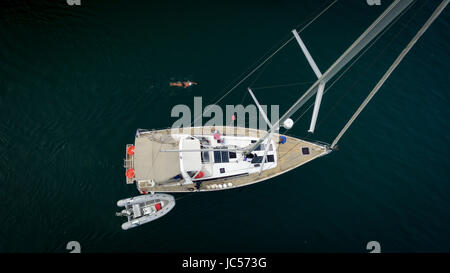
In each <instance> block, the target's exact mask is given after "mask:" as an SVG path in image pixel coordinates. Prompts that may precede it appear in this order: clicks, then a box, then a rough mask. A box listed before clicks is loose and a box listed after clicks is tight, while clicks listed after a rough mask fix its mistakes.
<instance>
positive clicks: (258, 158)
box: [252, 156, 263, 164]
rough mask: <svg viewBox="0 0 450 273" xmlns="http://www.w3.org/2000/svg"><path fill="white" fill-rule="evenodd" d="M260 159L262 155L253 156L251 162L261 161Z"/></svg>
mask: <svg viewBox="0 0 450 273" xmlns="http://www.w3.org/2000/svg"><path fill="white" fill-rule="evenodd" d="M262 159H263V157H262V156H255V157H254V158H253V159H252V164H255V163H261V162H262Z"/></svg>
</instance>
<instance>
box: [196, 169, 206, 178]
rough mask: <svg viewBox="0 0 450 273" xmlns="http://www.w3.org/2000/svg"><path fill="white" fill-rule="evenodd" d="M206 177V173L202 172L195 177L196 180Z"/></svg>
mask: <svg viewBox="0 0 450 273" xmlns="http://www.w3.org/2000/svg"><path fill="white" fill-rule="evenodd" d="M204 175H205V173H204V172H202V171H200V172H199V173H198V174H197V175H196V176H195V178H202V177H203V176H204Z"/></svg>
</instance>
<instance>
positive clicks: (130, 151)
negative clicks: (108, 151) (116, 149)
mask: <svg viewBox="0 0 450 273" xmlns="http://www.w3.org/2000/svg"><path fill="white" fill-rule="evenodd" d="M127 154H129V155H134V146H133V145H131V146H130V147H128V149H127Z"/></svg>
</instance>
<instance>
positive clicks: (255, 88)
mask: <svg viewBox="0 0 450 273" xmlns="http://www.w3.org/2000/svg"><path fill="white" fill-rule="evenodd" d="M310 83H314V81H308V82H295V83H287V84H278V85H268V86H260V87H252V90H260V89H270V88H277V87H289V86H297V85H303V84H310Z"/></svg>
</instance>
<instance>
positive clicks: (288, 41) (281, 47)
mask: <svg viewBox="0 0 450 273" xmlns="http://www.w3.org/2000/svg"><path fill="white" fill-rule="evenodd" d="M337 1H338V0H334V1H333V2H332V3H331V4H329V5H328V6H327V7H326V8H325V9H324V10H323V11H322V12H320V13H319V14H318V15H317V16H316V17H314V18H313V20H311V21H310V22H309V23H308V24H306V25H305V26H304V27H303V28H302V29H300V31H297V33H301V32H302V31H303V30H305V29H306V28H307V27H308V26H310V25H311V24H312V23H313V22H314V21H315V20H316V19H317V18H319V17H320V16H321V15H322V14H323V13H324V12H325V11H327V10H328V9H329V8H330V7H331V6H333V5H334V4H335V3H336V2H337ZM290 35H291V34H290V33H289V36H290ZM286 36H287V35H286ZM293 39H294V37H293V36H292V37H291V38H289V39H288V40H287V41H286V42H285V43H283V44H282V45H281V46H280V47H279V48H278V49H277V50H276V51H275V52H273V53H272V54H270V55H269V57H267V58H266V59H264V61H263V62H262V63H260V64H259V65H258V66H257V67H256V68H254V69H253V70H252V71H251V72H250V73H248V74H247V76H245V77H244V78H243V79H242V80H240V81H239V82H238V83H237V84H235V85H234V86H233V87H232V88H231V89H230V90H228V91H227V92H226V93H225V94H224V95H223V96H222V97H221V98H220V99H218V100H217V101H216V102H215V103H214V104H217V103H219V102H220V101H222V99H223V98H225V97H226V96H227V95H228V94H230V93H231V92H232V91H233V90H234V89H236V87H238V86H239V85H240V84H241V83H243V82H244V81H245V80H246V79H248V78H249V77H250V76H251V75H253V73H255V72H256V71H257V70H258V69H259V68H260V67H261V66H262V65H264V64H265V63H266V62H267V61H268V60H269V59H271V58H272V57H273V56H274V55H275V54H277V53H278V52H279V51H280V50H281V49H283V48H284V47H285V46H286V45H287V44H289V43H290V42H291V41H292V40H293ZM263 57H264V55H263ZM263 57H261V58H260V59H262V58H263ZM260 59H259V60H260ZM256 63H258V62H256ZM252 66H253V65H252ZM201 117H202V116H201V115H200V116H199V117H197V118H196V119H194V121H193V122H192V123H191V126H192V124H194V123H195V122H196V121H197V120H198V119H199V118H201Z"/></svg>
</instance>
